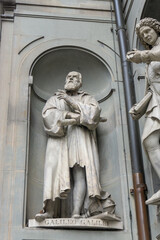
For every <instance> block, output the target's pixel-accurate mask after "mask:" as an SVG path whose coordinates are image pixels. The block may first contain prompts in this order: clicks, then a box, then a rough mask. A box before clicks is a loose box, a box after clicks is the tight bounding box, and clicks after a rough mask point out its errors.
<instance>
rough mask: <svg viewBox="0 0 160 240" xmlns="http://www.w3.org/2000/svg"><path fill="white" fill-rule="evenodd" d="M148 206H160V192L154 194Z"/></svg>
mask: <svg viewBox="0 0 160 240" xmlns="http://www.w3.org/2000/svg"><path fill="white" fill-rule="evenodd" d="M145 203H146V204H147V205H149V204H152V205H160V190H159V191H158V192H156V193H155V194H153V196H152V197H151V198H149V199H148V200H147V201H146V202H145Z"/></svg>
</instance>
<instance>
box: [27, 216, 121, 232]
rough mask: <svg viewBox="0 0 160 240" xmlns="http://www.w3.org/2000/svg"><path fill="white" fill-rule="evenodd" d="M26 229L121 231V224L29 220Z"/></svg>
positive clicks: (83, 219) (94, 221)
mask: <svg viewBox="0 0 160 240" xmlns="http://www.w3.org/2000/svg"><path fill="white" fill-rule="evenodd" d="M28 227H41V228H70V229H119V230H122V229H123V222H121V221H117V220H112V221H107V220H101V219H93V218H78V219H76V218H48V219H45V220H44V221H43V222H40V223H39V222H37V221H36V220H35V219H29V222H28Z"/></svg>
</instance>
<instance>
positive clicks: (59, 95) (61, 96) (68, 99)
mask: <svg viewBox="0 0 160 240" xmlns="http://www.w3.org/2000/svg"><path fill="white" fill-rule="evenodd" d="M57 98H58V99H63V100H65V101H66V102H67V103H68V104H71V103H72V99H71V97H70V96H68V95H67V94H66V93H65V92H64V91H63V90H59V92H58V93H57Z"/></svg>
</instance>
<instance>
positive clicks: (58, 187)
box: [42, 91, 101, 203]
mask: <svg viewBox="0 0 160 240" xmlns="http://www.w3.org/2000/svg"><path fill="white" fill-rule="evenodd" d="M74 101H75V102H76V103H77V105H78V108H79V110H78V111H77V112H78V113H79V114H80V125H69V126H68V127H66V126H62V124H61V121H63V120H65V118H66V115H67V112H68V111H73V110H71V109H70V107H69V106H68V105H67V104H66V102H65V101H64V100H63V99H61V100H59V99H58V98H57V95H56V94H55V95H54V96H53V97H51V98H50V99H49V100H48V101H47V103H46V105H45V107H44V109H43V112H42V116H43V121H44V129H45V131H46V133H47V134H48V135H49V136H48V143H47V148H46V159H45V167H44V196H43V200H44V203H45V201H46V200H48V199H52V200H53V201H55V199H56V198H61V199H65V198H67V195H68V192H69V191H70V190H71V181H70V180H71V177H70V168H72V167H73V166H74V165H75V164H78V165H79V166H81V167H85V172H86V185H87V196H88V197H89V198H94V197H96V198H101V187H100V183H99V158H98V151H97V143H96V137H95V129H96V127H97V125H98V123H99V120H100V112H101V110H100V107H99V105H98V103H97V101H96V100H95V99H94V98H93V97H92V96H90V95H89V94H87V93H86V92H83V91H79V92H78V94H77V97H75V98H74Z"/></svg>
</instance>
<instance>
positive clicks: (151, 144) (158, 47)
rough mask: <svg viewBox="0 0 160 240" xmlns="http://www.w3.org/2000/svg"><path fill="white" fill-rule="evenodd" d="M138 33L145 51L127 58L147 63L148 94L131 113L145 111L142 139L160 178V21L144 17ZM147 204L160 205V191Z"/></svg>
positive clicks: (139, 115) (139, 24)
mask: <svg viewBox="0 0 160 240" xmlns="http://www.w3.org/2000/svg"><path fill="white" fill-rule="evenodd" d="M136 33H137V35H138V37H139V38H140V40H141V42H142V44H143V45H144V46H145V48H146V50H144V51H139V50H133V51H130V52H128V53H127V59H128V60H130V61H132V62H134V63H146V93H145V97H144V98H143V99H142V101H141V102H140V103H138V104H135V105H134V106H133V107H132V109H131V110H130V113H131V114H132V117H133V118H134V119H138V118H140V117H141V116H142V115H143V114H144V113H145V117H146V121H145V126H144V130H143V135H142V141H143V144H144V147H145V150H146V151H147V154H148V157H149V160H150V162H151V164H152V167H153V168H154V170H155V171H156V173H157V175H158V176H159V178H160V22H158V21H157V20H156V19H153V18H144V19H142V20H140V22H139V23H138V24H137V25H136ZM146 204H155V205H160V190H159V191H158V192H157V193H155V194H154V195H153V196H152V197H151V198H150V199H148V200H147V201H146Z"/></svg>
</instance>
